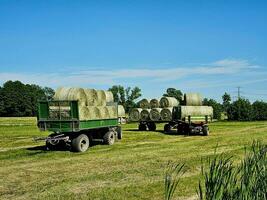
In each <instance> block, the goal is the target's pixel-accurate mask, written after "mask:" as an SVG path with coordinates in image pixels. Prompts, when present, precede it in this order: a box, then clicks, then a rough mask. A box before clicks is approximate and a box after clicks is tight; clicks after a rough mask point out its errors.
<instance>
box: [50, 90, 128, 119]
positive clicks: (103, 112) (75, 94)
mask: <svg viewBox="0 0 267 200" xmlns="http://www.w3.org/2000/svg"><path fill="white" fill-rule="evenodd" d="M54 100H78V105H79V119H80V120H96V119H114V118H117V117H118V109H119V111H120V114H121V115H123V112H124V115H125V111H124V109H122V108H121V107H120V108H118V107H117V106H116V105H115V104H114V99H113V94H112V92H110V91H104V90H95V89H84V88H69V87H61V88H58V89H57V90H56V92H55V95H54ZM112 103H113V105H112Z"/></svg>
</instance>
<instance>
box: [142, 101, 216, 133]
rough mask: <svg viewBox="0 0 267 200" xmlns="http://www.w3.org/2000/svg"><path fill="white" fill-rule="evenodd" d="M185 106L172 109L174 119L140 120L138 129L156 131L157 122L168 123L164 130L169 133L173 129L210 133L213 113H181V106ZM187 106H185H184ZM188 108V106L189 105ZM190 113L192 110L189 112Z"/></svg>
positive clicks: (181, 131)
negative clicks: (209, 124)
mask: <svg viewBox="0 0 267 200" xmlns="http://www.w3.org/2000/svg"><path fill="white" fill-rule="evenodd" d="M182 107H183V106H175V107H173V111H172V119H171V120H169V121H166V120H165V121H164V120H159V121H152V120H140V121H139V126H138V129H139V130H140V131H146V130H149V131H155V130H156V124H157V123H166V124H165V125H164V132H165V133H168V132H170V131H171V129H176V130H177V133H178V134H184V135H190V134H202V135H205V136H207V135H209V127H208V123H209V122H211V121H212V115H207V114H198V115H196V114H194V113H193V114H192V115H190V114H187V115H181V108H182ZM202 107H203V108H205V107H204V106H202ZM184 108H185V107H184ZM187 108H188V106H187ZM189 113H190V112H189Z"/></svg>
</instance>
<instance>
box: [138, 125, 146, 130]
mask: <svg viewBox="0 0 267 200" xmlns="http://www.w3.org/2000/svg"><path fill="white" fill-rule="evenodd" d="M138 130H139V131H146V125H145V124H139V127H138Z"/></svg>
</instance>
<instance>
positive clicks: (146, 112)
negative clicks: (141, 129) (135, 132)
mask: <svg viewBox="0 0 267 200" xmlns="http://www.w3.org/2000/svg"><path fill="white" fill-rule="evenodd" d="M150 111H151V109H143V110H142V111H141V113H140V119H141V121H148V120H149V119H150Z"/></svg>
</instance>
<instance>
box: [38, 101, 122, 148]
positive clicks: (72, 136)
mask: <svg viewBox="0 0 267 200" xmlns="http://www.w3.org/2000/svg"><path fill="white" fill-rule="evenodd" d="M78 106H79V104H78V101H40V102H39V104H38V114H37V122H38V123H37V124H38V127H39V129H40V130H41V131H50V132H52V134H51V135H49V136H48V137H47V138H44V140H45V142H46V146H47V148H48V149H54V148H57V147H59V146H62V145H67V146H70V147H71V149H72V150H73V151H77V152H84V151H86V150H87V149H88V148H89V146H90V144H91V142H102V143H104V144H108V145H112V144H113V143H114V142H115V141H116V140H117V139H119V140H120V139H121V138H122V130H121V127H120V126H119V123H118V118H112V119H95V120H80V119H79V107H78Z"/></svg>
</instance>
